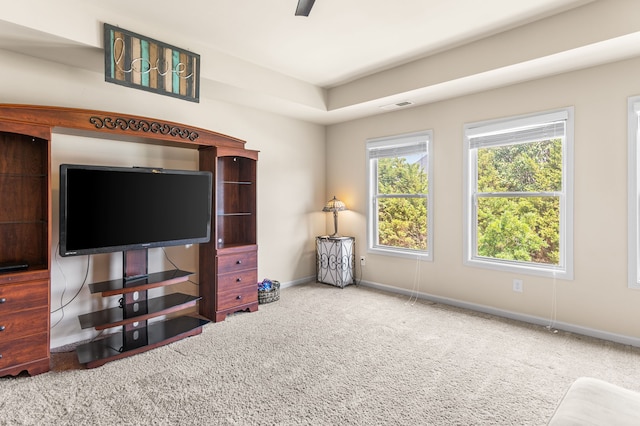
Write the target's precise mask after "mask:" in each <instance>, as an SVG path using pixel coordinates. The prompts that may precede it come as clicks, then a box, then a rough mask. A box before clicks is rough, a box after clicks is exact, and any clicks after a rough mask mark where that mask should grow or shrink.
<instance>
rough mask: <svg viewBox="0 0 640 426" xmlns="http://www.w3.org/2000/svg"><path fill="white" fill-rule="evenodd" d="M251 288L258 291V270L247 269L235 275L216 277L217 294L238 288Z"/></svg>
mask: <svg viewBox="0 0 640 426" xmlns="http://www.w3.org/2000/svg"><path fill="white" fill-rule="evenodd" d="M244 286H253V287H254V288H255V289H256V292H257V291H258V270H257V269H249V270H247V271H241V272H238V273H236V274H222V275H218V293H220V292H225V291H230V290H234V289H236V288H239V287H244Z"/></svg>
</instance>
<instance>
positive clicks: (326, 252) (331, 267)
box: [316, 236, 356, 288]
mask: <svg viewBox="0 0 640 426" xmlns="http://www.w3.org/2000/svg"><path fill="white" fill-rule="evenodd" d="M355 250H356V243H355V238H354V237H328V236H322V237H316V272H317V281H318V282H321V283H326V284H333V285H335V286H337V287H340V288H344V286H346V285H349V284H355V282H356V280H355V274H354V264H355V256H356V254H355Z"/></svg>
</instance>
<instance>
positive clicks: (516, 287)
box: [513, 280, 524, 293]
mask: <svg viewBox="0 0 640 426" xmlns="http://www.w3.org/2000/svg"><path fill="white" fill-rule="evenodd" d="M513 291H515V292H518V293H522V292H523V291H524V284H523V283H522V280H513Z"/></svg>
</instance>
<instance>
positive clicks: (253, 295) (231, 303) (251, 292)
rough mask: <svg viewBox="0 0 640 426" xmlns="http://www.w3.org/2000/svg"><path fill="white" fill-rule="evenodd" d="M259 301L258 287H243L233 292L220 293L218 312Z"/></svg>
mask: <svg viewBox="0 0 640 426" xmlns="http://www.w3.org/2000/svg"><path fill="white" fill-rule="evenodd" d="M257 301H258V286H257V284H253V285H243V286H237V287H236V288H233V289H231V290H227V291H222V292H218V303H217V309H216V310H217V311H224V310H226V309H231V308H234V307H236V306H240V305H244V304H247V303H254V302H257Z"/></svg>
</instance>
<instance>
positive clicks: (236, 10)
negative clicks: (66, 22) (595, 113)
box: [101, 0, 585, 87]
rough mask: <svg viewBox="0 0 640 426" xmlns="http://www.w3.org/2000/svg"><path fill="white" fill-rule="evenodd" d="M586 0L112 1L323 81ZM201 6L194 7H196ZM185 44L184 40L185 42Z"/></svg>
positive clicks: (214, 45) (225, 48) (229, 50)
mask: <svg viewBox="0 0 640 426" xmlns="http://www.w3.org/2000/svg"><path fill="white" fill-rule="evenodd" d="M584 3H585V1H584V0H482V1H478V0H316V2H315V4H314V6H313V8H312V10H311V13H310V14H309V16H308V17H302V16H295V15H294V12H295V8H296V5H297V0H189V2H188V3H186V4H187V5H188V6H187V7H186V8H184V12H185V13H184V15H180V13H179V12H178V13H167V11H168V10H172V8H174V7H175V6H174V5H175V1H174V0H136V1H131V0H109V1H103V2H101V4H102V7H104V8H105V9H110V10H114V9H115V10H121V11H126V13H127V14H130V15H132V16H139V17H144V19H148V20H149V21H151V22H153V23H154V25H157V26H160V27H164V28H171V29H172V31H175V32H176V33H178V34H180V35H181V36H182V37H184V38H187V39H192V40H199V41H200V43H202V44H205V45H207V46H208V47H210V48H211V49H213V50H218V51H221V52H224V53H226V54H228V55H231V56H235V57H237V58H240V59H243V60H245V61H247V62H250V63H254V64H257V65H260V66H263V67H265V68H268V69H271V70H274V71H276V72H278V73H281V74H284V75H287V76H290V77H294V78H296V79H299V80H302V81H305V82H308V83H311V84H313V85H316V86H320V87H333V86H337V85H340V84H343V83H345V82H347V81H350V80H353V79H355V78H358V77H362V76H364V75H368V74H371V73H373V72H376V71H380V70H382V69H386V68H389V67H393V66H396V65H398V64H401V63H406V62H408V61H411V60H414V59H416V58H419V57H423V56H425V55H427V54H430V53H433V52H435V51H438V50H440V49H446V48H450V47H452V46H456V45H459V44H461V43H467V42H470V41H473V40H475V39H478V38H480V37H486V36H487V35H491V34H494V33H496V32H500V31H504V30H505V29H509V28H512V27H514V26H517V25H521V24H523V23H526V22H529V21H532V20H535V19H539V18H541V17H544V16H548V15H551V14H554V13H558V12H561V11H563V10H566V9H567V8H569V7H573V6H576V5H580V4H584ZM193 12H195V13H193ZM181 47H182V46H181Z"/></svg>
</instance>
